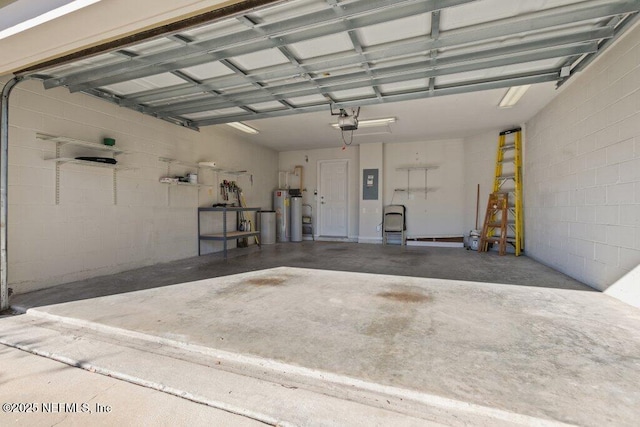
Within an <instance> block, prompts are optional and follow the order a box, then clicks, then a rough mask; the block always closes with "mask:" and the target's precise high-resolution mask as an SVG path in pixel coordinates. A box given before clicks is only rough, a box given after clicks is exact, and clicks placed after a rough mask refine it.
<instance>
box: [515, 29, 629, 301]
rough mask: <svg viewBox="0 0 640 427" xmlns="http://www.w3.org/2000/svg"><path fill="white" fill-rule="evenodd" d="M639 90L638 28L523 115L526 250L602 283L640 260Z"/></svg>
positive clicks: (579, 276) (590, 282)
mask: <svg viewBox="0 0 640 427" xmlns="http://www.w3.org/2000/svg"><path fill="white" fill-rule="evenodd" d="M639 89H640V27H637V26H636V28H634V29H632V30H631V31H630V32H629V33H628V34H626V35H625V36H624V37H623V38H621V39H620V40H618V41H617V43H616V44H615V45H614V46H612V47H611V48H610V49H609V50H608V51H607V52H606V53H605V54H604V55H602V56H601V57H600V58H599V59H598V60H597V61H595V62H594V63H592V64H591V65H590V66H589V67H588V68H587V69H585V70H584V71H583V72H582V73H580V75H578V76H575V77H574V78H573V79H572V80H571V81H570V84H568V85H567V86H566V87H563V88H562V92H561V93H560V94H559V95H558V96H557V97H556V98H555V99H554V101H553V102H551V103H550V104H549V105H548V106H547V107H545V108H544V109H543V110H542V111H541V112H540V113H539V114H537V115H536V116H535V117H534V118H533V119H531V120H530V121H529V122H528V123H527V135H526V144H525V165H524V193H525V232H526V237H525V242H526V251H527V254H528V255H529V256H532V257H534V258H536V259H538V260H540V261H542V262H544V263H545V264H548V265H550V266H552V267H553V268H556V269H558V270H560V271H562V272H564V273H566V274H568V275H570V276H572V277H575V278H576V279H579V280H581V281H583V282H585V283H587V284H588V285H590V286H593V287H595V288H597V289H600V290H605V289H607V288H608V287H609V286H611V285H612V284H615V283H616V281H618V280H619V279H620V278H621V277H623V276H625V275H626V274H627V273H629V272H630V271H631V270H633V269H634V268H635V267H636V266H637V265H638V264H639V263H640V90H639ZM635 286H636V287H640V284H638V283H636V284H635Z"/></svg>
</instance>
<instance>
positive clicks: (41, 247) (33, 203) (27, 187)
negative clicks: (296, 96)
mask: <svg viewBox="0 0 640 427" xmlns="http://www.w3.org/2000/svg"><path fill="white" fill-rule="evenodd" d="M6 80H7V79H6V78H4V79H2V78H0V82H4V81H6ZM10 102H11V107H10V110H9V114H10V118H9V122H10V128H9V189H8V190H9V225H8V237H9V247H8V251H9V252H8V262H9V266H8V267H9V269H8V273H9V287H10V288H12V289H13V290H14V292H17V293H23V292H28V291H31V290H35V289H39V288H44V287H49V286H53V285H56V284H59V283H64V282H69V281H73V280H80V279H85V278H89V277H94V276H98V275H103V274H110V273H114V272H118V271H123V270H128V269H132V268H136V267H140V266H144V265H150V264H155V263H158V262H165V261H170V260H175V259H181V258H186V257H191V256H195V255H197V248H198V246H197V245H198V243H197V223H196V219H197V216H196V212H197V211H196V208H197V207H198V206H210V205H211V204H212V203H215V202H217V201H219V200H220V199H219V190H218V183H219V181H220V180H222V179H232V180H236V179H237V180H238V182H239V184H240V185H241V186H242V187H243V189H244V192H245V196H246V199H247V203H249V204H251V205H255V206H270V205H271V189H272V188H273V187H274V186H275V185H276V182H277V168H278V155H277V153H276V152H275V151H273V150H270V149H267V148H264V147H260V146H257V145H254V144H251V143H250V140H248V137H244V136H243V135H241V134H239V133H237V131H235V130H233V129H231V128H228V127H227V126H216V127H209V128H204V129H202V130H201V131H200V132H195V131H192V130H188V129H183V128H180V127H178V126H175V125H171V124H169V123H166V122H163V121H161V120H157V119H154V118H152V117H148V116H144V115H142V114H138V113H135V112H133V111H131V110H127V109H123V108H118V107H116V106H114V105H111V104H109V103H106V102H104V101H101V100H99V99H95V98H92V97H89V96H86V95H83V94H69V93H68V92H67V91H66V89H53V90H50V91H44V90H43V88H42V84H41V83H40V82H37V81H30V82H23V83H21V84H20V85H18V86H17V88H16V89H15V90H14V92H13V94H12V95H11V98H10ZM227 128H228V129H227ZM39 132H40V133H47V134H52V135H59V136H67V137H72V138H76V139H81V140H86V141H93V142H100V141H102V138H104V137H112V138H115V139H116V146H117V147H120V148H122V149H123V150H126V151H128V152H129V153H130V154H126V155H120V156H118V160H119V163H120V164H122V165H127V166H131V167H132V168H133V169H132V170H124V171H118V172H117V185H116V187H117V204H115V205H114V203H113V191H114V189H113V187H114V185H113V173H112V171H111V170H108V169H101V168H94V167H87V166H80V165H70V164H67V165H62V166H61V167H60V175H59V176H60V183H59V191H60V203H59V204H57V205H56V203H55V189H56V186H55V163H54V162H51V161H47V160H46V159H50V158H53V157H55V143H53V142H48V141H43V140H40V139H37V138H36V134H37V133H39ZM63 151H64V152H63V153H62V155H63V156H68V157H75V156H78V155H83V154H85V155H100V153H99V152H91V150H87V149H84V148H82V147H73V146H68V147H67V146H65V147H63ZM103 155H104V154H103ZM159 157H169V158H174V159H178V160H181V161H184V162H193V163H197V162H199V161H204V160H213V161H216V162H218V163H219V164H220V165H222V166H225V167H228V168H231V169H242V170H248V171H250V173H252V174H253V177H251V176H250V175H246V176H243V177H239V178H236V177H234V176H227V175H224V174H216V173H214V172H213V171H210V170H204V169H201V170H200V176H199V181H200V182H201V183H204V184H208V185H210V186H203V187H200V188H195V187H186V186H179V187H178V186H168V185H163V184H160V183H159V182H158V180H159V178H160V177H161V176H164V175H166V174H167V164H166V163H163V162H160V161H159V160H158V158H159ZM189 171H191V172H194V171H193V170H189V168H188V167H185V166H173V167H172V168H171V173H172V174H178V175H182V174H184V173H185V172H189ZM251 178H253V179H251ZM205 227H208V229H209V230H211V231H217V230H219V229H220V228H221V218H220V217H217V218H209V219H206V220H205ZM202 249H203V252H204V253H207V252H214V251H219V250H220V249H221V243H218V242H215V243H210V242H205V243H204V244H203V247H202Z"/></svg>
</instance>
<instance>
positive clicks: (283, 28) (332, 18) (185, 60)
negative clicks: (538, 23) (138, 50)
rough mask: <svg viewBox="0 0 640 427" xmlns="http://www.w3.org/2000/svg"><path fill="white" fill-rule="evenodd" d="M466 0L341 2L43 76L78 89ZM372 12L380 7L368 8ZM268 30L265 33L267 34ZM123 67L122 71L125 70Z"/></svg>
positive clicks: (52, 82) (50, 83) (54, 83)
mask: <svg viewBox="0 0 640 427" xmlns="http://www.w3.org/2000/svg"><path fill="white" fill-rule="evenodd" d="M470 1H474V0H448V1H442V0H396V1H395V2H394V1H388V0H387V1H384V0H360V1H354V2H350V3H348V4H345V5H341V7H342V8H344V9H345V12H344V15H345V16H347V18H340V17H338V16H337V15H335V14H334V13H333V11H332V10H327V11H324V10H323V11H321V12H316V13H310V14H307V15H303V16H301V17H296V18H291V19H289V20H287V21H284V22H281V23H275V24H273V25H269V26H267V25H264V26H262V29H263V31H264V34H265V35H264V36H261V35H260V34H259V33H256V32H255V31H253V30H252V29H249V30H246V31H244V32H242V33H238V34H233V35H229V36H223V37H219V38H214V39H210V40H205V41H202V42H199V43H194V44H191V45H189V46H187V47H181V48H179V49H171V50H168V51H163V52H159V53H152V54H149V55H146V56H141V57H140V58H139V59H140V61H136V62H131V61H129V62H128V63H126V64H109V65H105V66H100V67H93V68H92V69H90V70H87V71H81V72H78V73H74V74H72V75H69V76H64V77H59V78H53V79H50V80H48V81H45V87H47V88H52V87H56V86H67V87H69V88H70V90H71V91H72V92H74V91H80V90H83V89H84V88H86V87H96V86H104V85H109V84H114V83H119V82H122V81H126V80H132V79H137V78H142V77H148V76H150V75H154V74H160V73H165V72H170V71H172V70H175V69H180V68H187V67H192V66H195V65H202V64H204V63H207V62H209V61H210V60H212V59H217V60H221V59H226V58H230V57H233V56H241V55H246V54H249V53H254V52H258V51H263V50H266V49H271V48H274V47H277V46H286V45H289V44H293V43H299V42H303V41H306V40H312V39H316V38H320V37H324V36H328V35H332V34H335V33H338V32H342V31H347V30H353V29H356V28H362V27H366V26H371V25H376V24H380V23H384V22H387V21H389V20H396V19H401V18H405V17H409V16H413V15H415V14H417V13H424V12H425V11H428V10H438V9H441V8H443V7H453V6H456V5H459V4H464V3H468V2H470ZM379 10H381V11H379ZM372 11H379V12H378V13H375V14H373V13H370V12H372ZM368 12H369V13H368ZM367 13H368V14H367ZM267 35H268V38H265V36H267ZM203 53H207V55H206V56H205V55H202V54H203ZM150 64H154V65H150ZM123 70H126V71H124V72H123Z"/></svg>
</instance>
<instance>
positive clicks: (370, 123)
mask: <svg viewBox="0 0 640 427" xmlns="http://www.w3.org/2000/svg"><path fill="white" fill-rule="evenodd" d="M397 120H398V119H396V118H395V117H387V118H384V119H372V120H358V128H372V127H376V126H388V125H390V124H391V123H395V122H396V121H397ZM331 126H332V127H334V128H336V129H340V126H338V124H337V123H334V124H332V125H331Z"/></svg>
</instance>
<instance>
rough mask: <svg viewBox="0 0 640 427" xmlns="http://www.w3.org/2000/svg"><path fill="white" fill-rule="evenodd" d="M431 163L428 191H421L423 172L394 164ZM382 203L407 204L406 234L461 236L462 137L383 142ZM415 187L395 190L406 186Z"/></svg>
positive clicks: (462, 215) (462, 192)
mask: <svg viewBox="0 0 640 427" xmlns="http://www.w3.org/2000/svg"><path fill="white" fill-rule="evenodd" d="M422 165H432V166H435V167H436V169H433V170H429V171H428V172H427V186H428V188H429V192H428V193H427V194H426V197H425V193H424V190H423V188H424V184H425V179H424V172H423V171H412V172H411V173H410V176H409V179H410V182H409V184H407V172H406V171H399V170H397V168H399V167H405V166H422ZM384 176H385V181H384V204H385V205H389V204H402V205H405V206H406V207H407V236H408V237H451V236H461V235H462V232H463V230H464V229H465V225H464V208H465V203H464V200H465V199H464V194H465V190H464V185H465V177H464V141H463V140H462V139H452V140H441V141H425V142H411V143H390V144H385V145H384ZM407 185H409V187H410V188H412V189H414V190H415V191H411V194H410V195H408V194H407V193H406V192H395V191H394V190H395V189H399V188H400V189H406V188H407Z"/></svg>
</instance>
